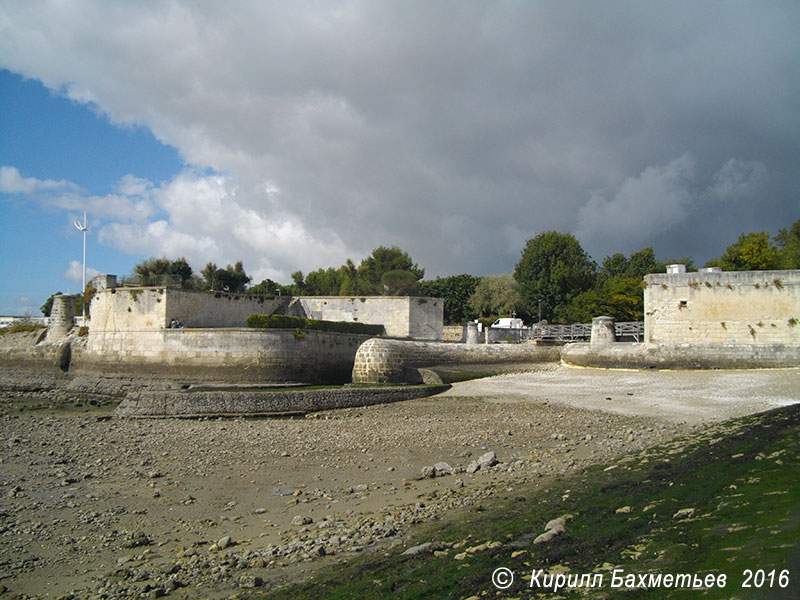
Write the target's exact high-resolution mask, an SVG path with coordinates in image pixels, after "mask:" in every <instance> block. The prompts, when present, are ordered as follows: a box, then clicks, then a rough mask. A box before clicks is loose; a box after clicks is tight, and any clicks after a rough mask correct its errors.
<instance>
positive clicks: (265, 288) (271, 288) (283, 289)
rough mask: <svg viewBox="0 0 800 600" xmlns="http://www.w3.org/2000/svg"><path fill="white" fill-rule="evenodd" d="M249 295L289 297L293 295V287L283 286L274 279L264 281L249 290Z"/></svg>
mask: <svg viewBox="0 0 800 600" xmlns="http://www.w3.org/2000/svg"><path fill="white" fill-rule="evenodd" d="M247 293H248V294H261V295H262V296H288V295H290V294H291V287H290V286H286V285H281V284H280V283H277V282H275V281H272V279H264V280H262V281H261V283H257V284H256V285H253V286H251V287H250V288H248V290H247Z"/></svg>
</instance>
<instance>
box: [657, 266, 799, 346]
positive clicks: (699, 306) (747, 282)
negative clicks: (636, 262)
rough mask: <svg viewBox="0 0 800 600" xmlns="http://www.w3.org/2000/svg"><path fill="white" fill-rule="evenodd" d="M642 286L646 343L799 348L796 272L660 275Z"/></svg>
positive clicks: (708, 272)
mask: <svg viewBox="0 0 800 600" xmlns="http://www.w3.org/2000/svg"><path fill="white" fill-rule="evenodd" d="M645 284H646V287H645V289H644V306H645V338H644V341H645V342H646V343H652V344H659V343H660V344H745V345H751V344H796V343H800V271H740V272H722V271H716V272H713V271H704V272H699V273H659V274H654V275H647V276H646V277H645Z"/></svg>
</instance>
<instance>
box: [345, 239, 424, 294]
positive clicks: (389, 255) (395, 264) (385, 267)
mask: <svg viewBox="0 0 800 600" xmlns="http://www.w3.org/2000/svg"><path fill="white" fill-rule="evenodd" d="M389 271H408V272H409V273H411V274H412V275H413V276H414V279H415V280H416V281H419V280H420V279H422V278H423V277H425V269H422V268H420V267H419V265H417V264H416V263H415V262H414V261H413V260H412V258H411V257H410V256H409V255H408V253H407V252H404V251H403V250H401V249H400V248H398V247H397V246H392V247H391V248H387V247H386V246H379V247H377V248H375V250H373V251H372V254H371V255H370V256H368V257H367V258H365V259H364V260H362V261H361V264H360V265H359V266H358V271H357V272H356V276H357V284H356V287H357V289H358V290H359V292H360V293H362V294H372V295H380V294H382V293H384V292H383V284H382V283H381V280H382V278H383V276H384V274H386V273H388V272H389Z"/></svg>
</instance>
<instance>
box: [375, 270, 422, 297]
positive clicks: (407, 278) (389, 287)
mask: <svg viewBox="0 0 800 600" xmlns="http://www.w3.org/2000/svg"><path fill="white" fill-rule="evenodd" d="M381 288H382V292H383V294H384V295H386V296H418V295H419V281H417V276H416V275H415V274H414V273H412V272H411V271H404V270H402V269H396V270H394V271H386V272H385V273H384V274H383V275H382V276H381Z"/></svg>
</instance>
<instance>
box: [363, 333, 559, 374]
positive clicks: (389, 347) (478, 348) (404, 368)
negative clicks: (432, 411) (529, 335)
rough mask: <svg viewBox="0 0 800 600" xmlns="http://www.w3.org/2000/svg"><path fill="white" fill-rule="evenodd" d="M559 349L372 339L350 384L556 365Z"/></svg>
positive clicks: (534, 345)
mask: <svg viewBox="0 0 800 600" xmlns="http://www.w3.org/2000/svg"><path fill="white" fill-rule="evenodd" d="M560 350H561V349H560V347H557V346H538V345H536V344H533V343H530V344H513V345H512V344H496V345H489V344H475V345H471V344H458V343H448V342H416V341H401V340H389V339H384V338H372V339H370V340H368V341H366V342H364V343H363V344H362V345H361V347H360V348H359V349H358V353H357V354H356V357H355V364H354V366H353V383H400V382H408V383H418V382H419V381H420V380H421V376H420V374H419V372H418V369H419V368H421V367H430V366H439V365H476V364H478V365H480V364H484V365H491V364H500V363H531V362H557V361H559V360H560Z"/></svg>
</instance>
